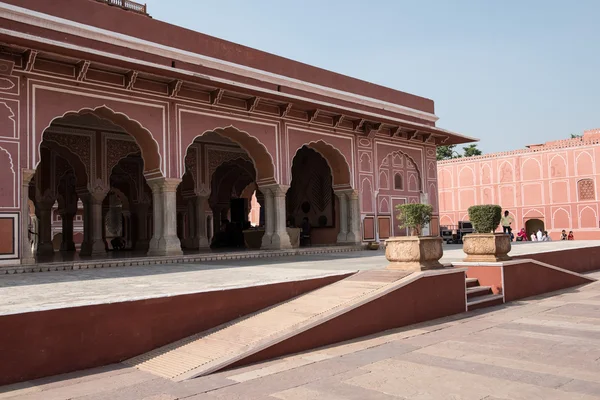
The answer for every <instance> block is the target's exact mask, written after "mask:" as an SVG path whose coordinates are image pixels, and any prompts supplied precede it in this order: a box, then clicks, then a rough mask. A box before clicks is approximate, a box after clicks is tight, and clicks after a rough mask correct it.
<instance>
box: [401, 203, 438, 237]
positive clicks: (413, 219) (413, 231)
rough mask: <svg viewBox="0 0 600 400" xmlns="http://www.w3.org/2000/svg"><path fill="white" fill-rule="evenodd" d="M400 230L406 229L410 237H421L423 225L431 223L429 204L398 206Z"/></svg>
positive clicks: (431, 211)
mask: <svg viewBox="0 0 600 400" xmlns="http://www.w3.org/2000/svg"><path fill="white" fill-rule="evenodd" d="M396 210H398V212H399V213H398V221H400V225H399V226H400V228H408V230H409V232H410V235H411V236H419V235H421V232H422V229H423V225H426V224H428V223H429V222H430V221H431V214H433V207H432V206H430V205H429V204H398V205H397V206H396Z"/></svg>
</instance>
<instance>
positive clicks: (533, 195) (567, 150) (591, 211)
mask: <svg viewBox="0 0 600 400" xmlns="http://www.w3.org/2000/svg"><path fill="white" fill-rule="evenodd" d="M599 157H600V137H599V135H598V132H596V131H588V132H585V134H584V136H583V138H581V139H568V140H562V141H556V142H551V143H547V144H545V145H536V146H530V148H528V149H523V150H515V151H511V152H505V153H495V154H486V155H483V156H478V157H472V158H468V159H457V160H448V161H442V162H438V166H437V170H438V176H439V204H440V225H442V226H444V225H455V224H456V223H457V222H458V221H466V220H468V215H467V209H468V208H469V207H470V206H472V205H476V204H498V205H500V206H502V208H503V209H506V210H509V211H510V213H511V215H513V217H514V220H515V224H514V226H513V229H515V230H519V229H521V228H522V227H526V229H529V230H531V229H533V227H534V226H535V223H536V222H537V223H538V224H539V221H541V222H542V223H543V226H544V229H546V230H547V231H548V232H549V233H550V235H551V237H552V238H553V239H554V240H556V239H558V238H559V237H560V233H561V231H562V230H563V229H564V230H566V231H567V232H568V231H569V230H572V231H573V232H574V235H575V239H576V240H577V239H600V218H599V216H598V212H599V201H598V191H597V180H598V175H599V174H600V166H599V165H598V160H599ZM534 220H539V221H534ZM528 221H531V222H529V224H527V223H528ZM529 233H531V232H529Z"/></svg>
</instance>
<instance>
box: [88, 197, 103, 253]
mask: <svg viewBox="0 0 600 400" xmlns="http://www.w3.org/2000/svg"><path fill="white" fill-rule="evenodd" d="M107 193H108V188H107V187H105V186H101V187H100V186H98V187H96V188H94V189H93V190H92V191H90V200H89V204H90V215H89V219H90V222H91V230H90V233H91V237H90V242H91V255H92V256H97V255H98V256H99V255H106V242H105V241H104V234H103V233H104V215H103V210H102V203H103V202H104V198H105V197H106V194H107Z"/></svg>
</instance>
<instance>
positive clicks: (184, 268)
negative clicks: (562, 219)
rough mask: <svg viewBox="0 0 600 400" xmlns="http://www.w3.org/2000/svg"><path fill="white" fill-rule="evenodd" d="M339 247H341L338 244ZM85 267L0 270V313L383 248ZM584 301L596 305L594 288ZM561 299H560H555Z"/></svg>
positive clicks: (451, 257) (267, 279) (267, 277)
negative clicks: (22, 272) (56, 269)
mask: <svg viewBox="0 0 600 400" xmlns="http://www.w3.org/2000/svg"><path fill="white" fill-rule="evenodd" d="M588 246H600V241H572V242H568V241H564V242H549V243H525V244H515V245H514V246H513V250H512V252H511V254H512V255H523V254H529V253H532V252H544V251H551V250H556V249H562V248H575V247H588ZM338 250H339V249H338ZM464 256H465V255H464V253H463V251H462V246H461V245H444V258H443V259H442V261H443V262H444V263H450V262H453V261H458V260H462V258H464ZM168 261H169V262H168V263H163V264H157V265H139V266H135V267H127V268H125V267H120V268H88V269H82V270H67V271H64V270H62V271H55V272H46V273H33V274H32V273H27V274H11V275H6V274H5V275H0V315H4V314H12V313H20V312H29V311H38V310H49V309H55V308H64V307H73V306H83V305H90V304H103V303H112V302H119V301H131V300H141V299H148V298H155V297H162V296H173V295H180V294H189V293H199V292H204V291H211V290H223V289H231V288H236V287H245V286H254V285H259V284H267V283H277V282H286V281H293V280H303V279H311V278H318V277H323V276H328V275H334V274H343V273H348V272H354V271H358V270H370V269H378V268H382V267H385V266H386V265H387V264H388V262H387V260H386V259H385V255H384V253H383V251H352V252H336V253H327V254H302V255H295V256H293V257H268V258H260V259H259V258H249V259H233V260H228V259H227V260H215V261H202V262H188V263H184V264H181V263H179V264H178V263H173V262H172V261H173V260H168ZM592 294H593V295H594V296H590V297H589V298H588V300H587V301H589V302H591V303H588V305H592V306H594V305H597V306H598V307H600V300H599V299H598V298H596V299H594V297H598V296H600V294H598V293H595V294H594V293H592ZM559 301H560V300H559Z"/></svg>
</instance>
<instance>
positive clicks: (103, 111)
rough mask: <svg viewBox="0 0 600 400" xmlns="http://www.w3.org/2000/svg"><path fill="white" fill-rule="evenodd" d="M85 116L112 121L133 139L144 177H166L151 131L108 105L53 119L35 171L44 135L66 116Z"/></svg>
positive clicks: (86, 108) (82, 109)
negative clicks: (90, 115) (138, 151)
mask: <svg viewBox="0 0 600 400" xmlns="http://www.w3.org/2000/svg"><path fill="white" fill-rule="evenodd" d="M85 114H92V115H94V116H96V117H98V118H101V119H104V120H107V121H110V122H112V123H113V124H115V125H117V126H120V127H121V128H123V129H124V130H125V132H127V133H128V134H129V135H130V136H131V137H133V139H134V140H135V142H136V143H137V145H138V147H139V148H140V150H141V153H142V159H143V160H144V175H146V176H148V177H152V178H158V177H164V176H165V173H164V169H163V167H162V157H161V155H160V151H159V146H158V142H157V141H156V139H154V137H153V136H152V134H151V133H150V131H149V130H148V129H146V128H145V127H144V126H143V125H142V124H141V123H140V122H139V121H137V120H135V119H132V118H130V117H129V116H128V115H127V114H124V113H121V112H116V111H114V110H113V109H111V108H110V107H108V106H107V105H102V106H98V107H95V108H89V107H84V108H81V109H79V110H77V111H67V112H65V113H64V114H63V115H60V116H58V117H55V118H53V119H52V120H51V121H50V123H49V124H48V126H46V127H45V128H44V130H43V131H42V140H40V143H39V144H38V148H37V155H38V160H37V163H36V165H35V166H34V169H35V168H37V166H38V164H39V159H40V147H41V145H42V142H43V141H44V133H45V132H46V130H47V129H48V128H49V127H50V126H51V125H52V123H54V122H55V121H57V120H59V119H61V118H64V117H66V116H72V115H85ZM157 175H159V176H157Z"/></svg>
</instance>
